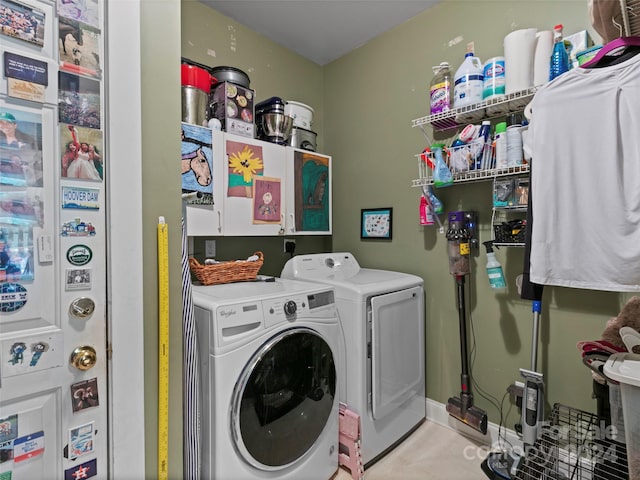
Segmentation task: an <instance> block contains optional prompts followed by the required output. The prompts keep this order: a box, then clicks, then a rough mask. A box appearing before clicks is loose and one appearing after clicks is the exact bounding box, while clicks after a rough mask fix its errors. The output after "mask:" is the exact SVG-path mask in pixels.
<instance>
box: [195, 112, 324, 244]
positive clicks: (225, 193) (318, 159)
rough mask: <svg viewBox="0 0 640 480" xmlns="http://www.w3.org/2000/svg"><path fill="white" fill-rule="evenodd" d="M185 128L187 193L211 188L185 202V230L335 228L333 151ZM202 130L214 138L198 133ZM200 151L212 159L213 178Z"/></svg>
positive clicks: (240, 232)
mask: <svg viewBox="0 0 640 480" xmlns="http://www.w3.org/2000/svg"><path fill="white" fill-rule="evenodd" d="M183 131H185V132H187V134H185V135H183V143H182V146H183V148H182V165H183V167H182V171H183V173H182V175H183V181H182V186H183V193H185V192H193V191H201V192H208V193H203V195H202V197H201V198H200V199H198V200H195V201H196V202H202V203H200V204H189V205H187V235H189V236H236V237H243V236H272V235H285V234H287V235H330V234H331V222H332V218H331V196H332V195H331V193H332V192H331V157H328V156H326V155H321V154H318V153H315V152H309V151H307V150H299V149H295V148H291V147H284V146H282V145H277V144H275V143H270V142H265V141H261V140H256V139H254V138H248V137H243V136H239V135H234V134H230V133H225V132H219V131H211V130H209V129H204V128H203V127H196V126H193V125H189V124H183ZM189 132H193V133H191V134H189ZM203 132H206V135H207V136H209V135H210V138H211V141H210V142H203V141H201V140H197V139H195V138H194V137H197V136H198V134H202V133H203ZM201 136H202V135H201ZM207 138H208V137H207ZM201 143H204V144H206V143H210V145H211V147H210V148H208V147H207V146H206V145H200V144H201ZM200 148H201V149H200ZM199 149H200V150H199ZM198 155H200V156H204V157H205V158H206V159H207V160H209V167H210V174H211V179H210V181H209V182H207V181H206V171H205V173H202V172H201V171H198V170H199V167H198V162H199V163H202V158H199V157H198ZM208 157H210V159H209V158H208ZM203 166H206V165H203ZM204 170H206V168H205V169H204ZM209 192H212V193H209ZM191 201H194V200H191Z"/></svg>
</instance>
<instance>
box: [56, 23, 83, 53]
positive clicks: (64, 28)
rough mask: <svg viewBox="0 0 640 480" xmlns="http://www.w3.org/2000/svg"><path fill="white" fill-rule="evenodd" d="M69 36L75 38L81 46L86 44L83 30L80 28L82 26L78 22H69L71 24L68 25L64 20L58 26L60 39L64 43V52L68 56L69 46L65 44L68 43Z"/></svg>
mask: <svg viewBox="0 0 640 480" xmlns="http://www.w3.org/2000/svg"><path fill="white" fill-rule="evenodd" d="M68 35H71V37H73V39H74V40H75V42H76V43H77V44H78V45H79V46H82V44H83V43H84V39H83V35H84V33H83V29H82V28H81V27H80V24H79V23H78V22H73V21H69V23H66V22H64V21H63V20H60V23H59V25H58V37H59V38H60V41H61V42H62V51H63V52H64V54H65V55H66V54H67V46H66V45H65V43H66V41H67V36H68Z"/></svg>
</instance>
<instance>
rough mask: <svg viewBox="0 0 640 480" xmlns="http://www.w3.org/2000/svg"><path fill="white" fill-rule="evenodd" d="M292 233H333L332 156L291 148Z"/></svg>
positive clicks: (288, 226)
mask: <svg viewBox="0 0 640 480" xmlns="http://www.w3.org/2000/svg"><path fill="white" fill-rule="evenodd" d="M286 150H287V203H286V212H287V221H286V232H287V234H288V235H291V234H296V235H330V234H331V220H332V218H331V214H332V212H331V210H332V208H331V157H329V156H327V155H321V154H319V153H315V152H309V151H307V150H299V149H295V148H287V149H286Z"/></svg>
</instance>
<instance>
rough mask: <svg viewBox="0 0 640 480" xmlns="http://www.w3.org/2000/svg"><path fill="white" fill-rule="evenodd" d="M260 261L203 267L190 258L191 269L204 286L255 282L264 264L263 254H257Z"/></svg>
mask: <svg viewBox="0 0 640 480" xmlns="http://www.w3.org/2000/svg"><path fill="white" fill-rule="evenodd" d="M254 255H257V256H258V260H255V261H253V262H247V261H245V260H237V261H229V262H220V263H214V264H212V265H202V264H201V263H200V262H198V260H196V259H195V258H193V257H189V267H191V272H193V274H194V275H195V276H196V278H197V279H198V280H200V282H201V283H202V284H203V285H217V284H221V283H231V282H245V281H247V280H255V278H256V275H258V271H259V270H260V268H262V264H263V263H264V255H263V254H262V252H255V253H254Z"/></svg>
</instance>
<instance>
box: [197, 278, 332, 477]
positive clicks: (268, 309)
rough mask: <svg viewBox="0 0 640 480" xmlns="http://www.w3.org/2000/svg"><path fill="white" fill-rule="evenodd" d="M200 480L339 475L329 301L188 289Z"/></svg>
mask: <svg viewBox="0 0 640 480" xmlns="http://www.w3.org/2000/svg"><path fill="white" fill-rule="evenodd" d="M193 299H194V305H195V321H196V332H197V338H198V348H199V356H200V364H201V369H200V371H201V382H200V385H199V389H200V392H201V405H202V422H201V425H202V430H201V432H202V434H201V438H202V445H201V458H202V478H205V479H215V480H236V479H237V480H254V479H260V480H265V479H279V480H280V479H282V480H285V479H287V480H303V479H309V480H325V479H328V478H330V477H331V476H332V475H333V474H335V472H336V470H337V469H338V417H339V413H338V407H339V405H338V392H337V388H338V386H337V382H336V371H337V366H336V361H337V358H338V357H337V353H336V351H337V345H338V338H339V335H340V326H339V320H338V314H337V309H336V304H335V300H334V291H333V289H332V288H331V287H327V286H326V285H311V284H309V283H307V282H300V281H295V280H280V279H275V281H273V282H260V281H257V282H245V283H234V284H227V285H213V286H194V287H193Z"/></svg>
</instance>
